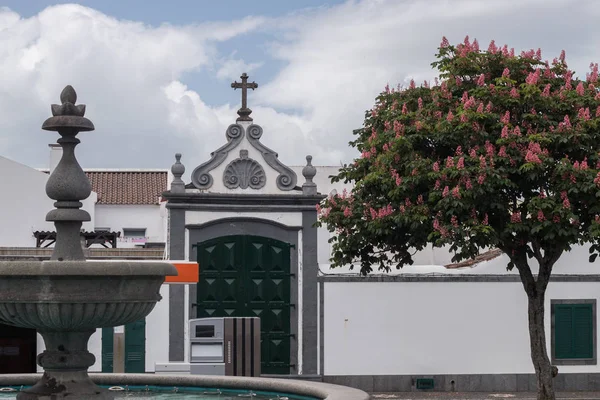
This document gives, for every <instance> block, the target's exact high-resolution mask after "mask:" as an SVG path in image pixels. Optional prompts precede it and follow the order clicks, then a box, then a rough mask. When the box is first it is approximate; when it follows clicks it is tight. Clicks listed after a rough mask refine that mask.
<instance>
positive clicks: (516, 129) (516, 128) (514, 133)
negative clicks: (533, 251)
mask: <svg viewBox="0 0 600 400" xmlns="http://www.w3.org/2000/svg"><path fill="white" fill-rule="evenodd" d="M513 135H515V136H521V129H520V128H519V126H518V125H517V126H515V129H513Z"/></svg>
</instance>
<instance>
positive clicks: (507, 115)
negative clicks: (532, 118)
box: [500, 111, 510, 124]
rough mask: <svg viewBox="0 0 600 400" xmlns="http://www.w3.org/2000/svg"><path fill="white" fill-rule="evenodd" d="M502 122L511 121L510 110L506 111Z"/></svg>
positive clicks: (501, 119)
mask: <svg viewBox="0 0 600 400" xmlns="http://www.w3.org/2000/svg"><path fill="white" fill-rule="evenodd" d="M500 122H502V123H503V124H508V123H509V122H510V111H506V112H505V113H504V115H503V116H502V118H500Z"/></svg>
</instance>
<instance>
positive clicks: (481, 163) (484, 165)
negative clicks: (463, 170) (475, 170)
mask: <svg viewBox="0 0 600 400" xmlns="http://www.w3.org/2000/svg"><path fill="white" fill-rule="evenodd" d="M479 168H482V169H485V168H487V163H486V161H485V157H484V156H479Z"/></svg>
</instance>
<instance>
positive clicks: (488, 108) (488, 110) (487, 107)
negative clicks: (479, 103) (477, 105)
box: [485, 101, 492, 112]
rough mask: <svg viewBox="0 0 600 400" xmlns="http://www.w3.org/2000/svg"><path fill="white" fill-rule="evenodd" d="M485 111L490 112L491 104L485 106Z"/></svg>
mask: <svg viewBox="0 0 600 400" xmlns="http://www.w3.org/2000/svg"><path fill="white" fill-rule="evenodd" d="M485 111H486V112H491V111H492V102H491V101H490V102H488V103H487V106H486V107H485Z"/></svg>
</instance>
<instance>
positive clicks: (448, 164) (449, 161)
mask: <svg viewBox="0 0 600 400" xmlns="http://www.w3.org/2000/svg"><path fill="white" fill-rule="evenodd" d="M452 167H454V159H453V158H452V157H450V156H448V158H446V168H452Z"/></svg>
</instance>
